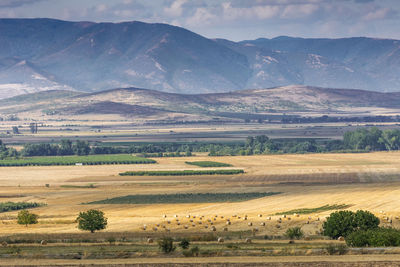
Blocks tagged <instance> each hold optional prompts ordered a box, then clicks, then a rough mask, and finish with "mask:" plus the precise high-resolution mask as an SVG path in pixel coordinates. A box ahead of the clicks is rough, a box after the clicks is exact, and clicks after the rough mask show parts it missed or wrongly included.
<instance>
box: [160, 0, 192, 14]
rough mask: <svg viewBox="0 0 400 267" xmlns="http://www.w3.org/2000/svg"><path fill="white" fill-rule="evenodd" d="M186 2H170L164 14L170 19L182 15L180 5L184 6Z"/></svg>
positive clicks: (180, 0)
mask: <svg viewBox="0 0 400 267" xmlns="http://www.w3.org/2000/svg"><path fill="white" fill-rule="evenodd" d="M186 1H187V0H175V1H174V2H172V4H171V6H169V7H165V8H164V12H165V14H167V15H168V16H171V17H177V16H180V15H182V11H183V8H182V5H183V4H185V3H186Z"/></svg>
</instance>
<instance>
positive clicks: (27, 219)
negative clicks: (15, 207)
mask: <svg viewBox="0 0 400 267" xmlns="http://www.w3.org/2000/svg"><path fill="white" fill-rule="evenodd" d="M38 217H39V216H38V215H37V214H34V213H30V212H29V211H27V210H21V211H20V212H18V224H24V225H25V226H26V227H28V224H37V223H38Z"/></svg>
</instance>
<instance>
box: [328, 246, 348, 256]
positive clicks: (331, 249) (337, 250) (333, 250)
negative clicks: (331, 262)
mask: <svg viewBox="0 0 400 267" xmlns="http://www.w3.org/2000/svg"><path fill="white" fill-rule="evenodd" d="M326 251H327V252H328V254H329V255H335V254H339V255H344V254H346V253H347V251H348V248H347V247H346V245H343V244H340V245H332V244H329V245H328V246H327V247H326Z"/></svg>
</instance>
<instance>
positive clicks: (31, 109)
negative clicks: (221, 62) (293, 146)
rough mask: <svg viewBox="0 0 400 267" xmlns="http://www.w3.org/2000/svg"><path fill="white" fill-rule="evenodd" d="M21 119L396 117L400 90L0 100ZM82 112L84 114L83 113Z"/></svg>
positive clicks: (112, 93)
mask: <svg viewBox="0 0 400 267" xmlns="http://www.w3.org/2000/svg"><path fill="white" fill-rule="evenodd" d="M11 114H13V115H17V116H18V117H20V118H23V119H24V120H25V119H27V120H30V119H35V120H48V119H51V120H65V119H71V116H72V117H74V118H75V119H82V118H85V119H86V118H88V117H87V115H88V116H90V118H93V117H96V116H97V118H100V119H102V118H103V117H104V116H105V115H113V116H114V115H115V116H117V118H120V119H122V120H126V119H128V120H136V121H141V122H148V121H158V122H159V121H169V122H176V121H198V120H202V121H210V120H214V119H217V120H235V121H238V120H239V121H242V120H243V119H244V118H253V119H254V118H273V117H276V116H282V115H285V114H286V115H297V116H321V115H329V116H332V117H347V116H377V115H383V116H396V114H400V92H398V93H382V92H373V91H366V90H349V89H335V88H320V87H311V86H302V85H291V86H284V87H276V88H268V89H254V90H238V91H233V92H227V93H212V94H177V93H167V92H161V91H156V90H147V89H141V88H117V89H112V90H105V91H101V92H94V93H83V92H77V91H65V90H64V91H61V90H53V91H46V92H38V93H33V94H26V95H20V96H15V97H12V98H8V99H3V100H0V115H2V116H3V117H7V116H9V115H11ZM85 116H86V117H85Z"/></svg>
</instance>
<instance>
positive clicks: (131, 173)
mask: <svg viewBox="0 0 400 267" xmlns="http://www.w3.org/2000/svg"><path fill="white" fill-rule="evenodd" d="M240 173H244V171H243V170H201V171H200V170H199V171H198V170H183V171H128V172H123V173H120V174H119V175H121V176H187V175H215V174H223V175H232V174H240Z"/></svg>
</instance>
